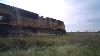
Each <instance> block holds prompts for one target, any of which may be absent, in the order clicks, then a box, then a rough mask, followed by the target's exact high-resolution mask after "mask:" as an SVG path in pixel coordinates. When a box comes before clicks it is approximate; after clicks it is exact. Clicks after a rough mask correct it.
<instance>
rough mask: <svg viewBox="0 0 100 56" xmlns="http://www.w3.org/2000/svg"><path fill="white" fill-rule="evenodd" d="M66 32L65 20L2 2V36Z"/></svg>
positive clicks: (0, 24) (0, 28) (0, 31)
mask: <svg viewBox="0 0 100 56" xmlns="http://www.w3.org/2000/svg"><path fill="white" fill-rule="evenodd" d="M57 34H66V30H65V25H64V22H63V21H60V20H56V19H53V18H50V17H45V18H44V17H43V16H39V14H37V13H34V12H30V11H27V10H24V9H21V8H17V7H14V6H10V5H7V4H3V3H0V36H33V35H57Z"/></svg>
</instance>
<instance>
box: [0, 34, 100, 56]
mask: <svg viewBox="0 0 100 56" xmlns="http://www.w3.org/2000/svg"><path fill="white" fill-rule="evenodd" d="M0 56H100V33H88V32H87V33H80V32H77V33H67V34H66V35H56V36H34V37H0Z"/></svg>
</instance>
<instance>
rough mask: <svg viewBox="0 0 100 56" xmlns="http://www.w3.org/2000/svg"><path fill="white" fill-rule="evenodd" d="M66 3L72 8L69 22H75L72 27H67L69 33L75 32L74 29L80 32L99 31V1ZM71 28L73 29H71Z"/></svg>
mask: <svg viewBox="0 0 100 56" xmlns="http://www.w3.org/2000/svg"><path fill="white" fill-rule="evenodd" d="M66 2H67V3H68V2H69V4H70V5H71V6H73V8H74V9H73V10H74V11H73V12H71V13H70V15H69V16H70V20H69V21H71V22H75V21H76V22H77V23H75V24H74V26H71V25H70V26H69V29H70V30H71V31H75V28H77V29H80V31H83V30H90V31H98V30H100V0H68V1H67V0H66ZM90 25H91V26H90ZM97 25H98V26H97ZM67 26H68V25H67ZM73 27H75V28H74V29H73ZM66 29H67V27H66Z"/></svg>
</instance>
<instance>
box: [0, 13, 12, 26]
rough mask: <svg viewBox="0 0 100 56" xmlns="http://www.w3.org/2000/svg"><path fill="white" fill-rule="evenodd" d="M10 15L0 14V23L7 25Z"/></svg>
mask: <svg viewBox="0 0 100 56" xmlns="http://www.w3.org/2000/svg"><path fill="white" fill-rule="evenodd" d="M10 19H11V17H10V15H6V14H0V23H2V24H3V23H9V22H10Z"/></svg>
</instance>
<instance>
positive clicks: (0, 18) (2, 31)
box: [0, 14, 11, 36]
mask: <svg viewBox="0 0 100 56" xmlns="http://www.w3.org/2000/svg"><path fill="white" fill-rule="evenodd" d="M10 21H11V16H10V15H8V14H0V35H1V36H2V35H3V36H6V35H8V34H9V23H10Z"/></svg>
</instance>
